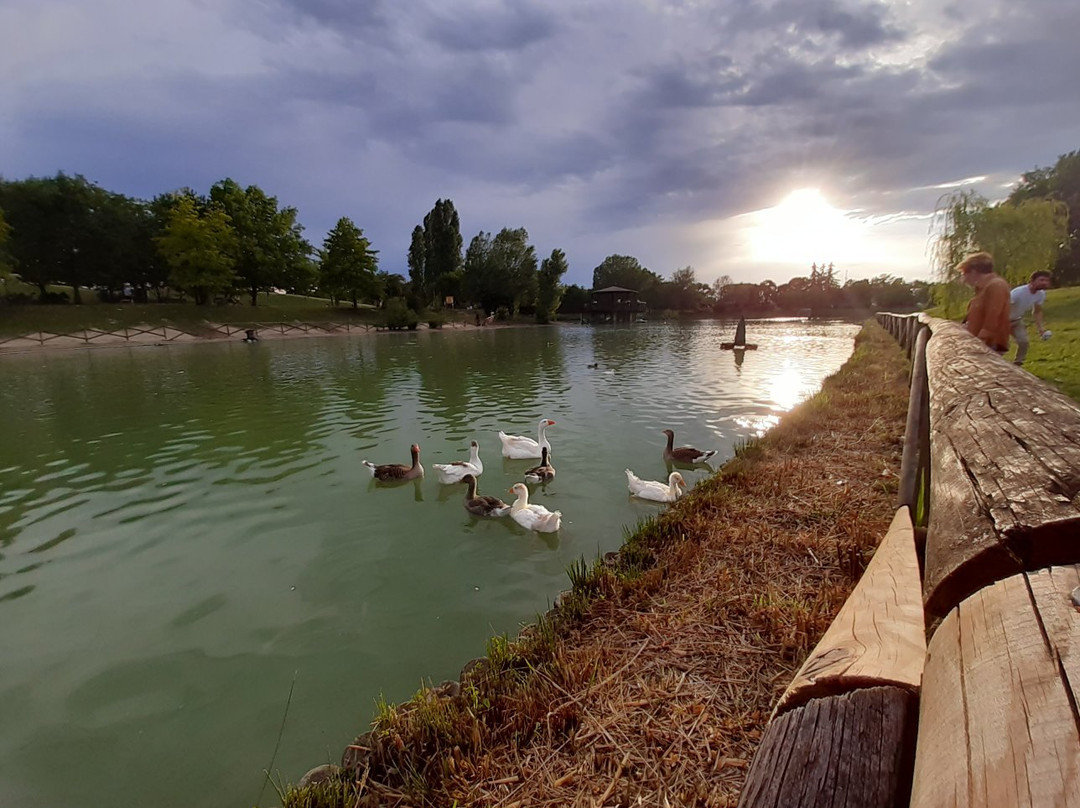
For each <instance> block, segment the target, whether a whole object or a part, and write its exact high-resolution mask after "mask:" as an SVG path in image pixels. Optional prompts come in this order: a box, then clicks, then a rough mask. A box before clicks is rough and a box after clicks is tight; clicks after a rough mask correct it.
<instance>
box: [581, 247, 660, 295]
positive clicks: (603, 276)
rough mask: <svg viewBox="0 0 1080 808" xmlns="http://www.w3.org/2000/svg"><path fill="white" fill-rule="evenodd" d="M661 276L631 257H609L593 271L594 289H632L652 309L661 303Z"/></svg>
mask: <svg viewBox="0 0 1080 808" xmlns="http://www.w3.org/2000/svg"><path fill="white" fill-rule="evenodd" d="M662 282H663V281H661V279H660V276H659V275H657V274H656V273H655V272H651V271H649V270H648V269H646V268H645V267H643V266H642V265H641V264H640V263H639V262H638V260H637V259H636V258H634V257H632V256H629V255H609V256H608V257H607V258H605V259H604V260H603V261H601V262H600V265H599V266H598V267H596V268H595V269H594V270H593V289H604V288H606V287H608V286H621V287H622V288H624V289H632V290H634V291H635V292H637V293H638V296H639V297H641V298H642V299H643V300H645V301H646V302H647V303H648V304H649V306H651V307H652V308H657V307H658V304H659V303H660V302H661V301H660V284H661V283H662Z"/></svg>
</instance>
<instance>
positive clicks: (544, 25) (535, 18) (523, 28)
mask: <svg viewBox="0 0 1080 808" xmlns="http://www.w3.org/2000/svg"><path fill="white" fill-rule="evenodd" d="M421 24H422V26H423V30H424V31H425V34H426V36H427V37H428V39H429V40H431V41H432V42H435V43H437V44H439V45H441V46H442V47H444V48H447V49H448V50H451V51H464V52H471V51H491V50H501V51H517V50H522V49H524V48H527V47H529V46H531V45H536V44H538V43H541V42H543V41H545V40H547V39H550V38H551V37H553V36H555V34H556V33H557V31H558V30H559V26H558V24H557V22H556V18H555V15H554V13H553V12H551V11H550V10H549V9H548V7H547V6H546V5H544V4H535V5H533V4H528V3H514V4H512V5H509V6H498V7H495V8H482V9H481V8H469V7H467V6H465V7H455V5H454V4H448V5H447V6H446V7H445V10H444V9H443V7H439V9H438V10H437V11H435V12H434V13H433V14H432V15H431V16H430V17H428V18H427V19H425V20H423V21H422V23H421Z"/></svg>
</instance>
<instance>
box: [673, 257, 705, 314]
mask: <svg viewBox="0 0 1080 808" xmlns="http://www.w3.org/2000/svg"><path fill="white" fill-rule="evenodd" d="M665 286H667V287H668V288H667V304H668V305H667V307H668V308H672V309H677V310H679V311H695V310H696V309H697V308H698V304H699V303H701V302H702V295H701V292H700V291H699V289H698V282H697V278H696V277H695V273H694V268H693V267H691V266H686V267H683V268H682V269H676V270H675V271H674V272H672V273H671V280H670V281H668V282H667V283H666V284H665Z"/></svg>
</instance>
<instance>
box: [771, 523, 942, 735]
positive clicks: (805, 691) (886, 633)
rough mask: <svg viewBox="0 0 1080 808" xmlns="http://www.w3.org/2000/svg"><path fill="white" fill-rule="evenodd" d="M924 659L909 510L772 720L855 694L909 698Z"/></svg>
mask: <svg viewBox="0 0 1080 808" xmlns="http://www.w3.org/2000/svg"><path fill="white" fill-rule="evenodd" d="M925 657H926V629H925V625H924V622H923V609H922V589H921V582H920V579H919V561H918V558H917V557H916V555H915V537H914V531H913V529H912V527H911V518H910V516H909V512H908V509H907V508H900V509H899V510H897V512H896V516H894V517H893V521H892V524H891V525H890V526H889V530H888V532H887V533H886V534H885V538H884V539H882V541H881V544H880V545H878V548H877V551H876V552H875V553H874V557H873V558H872V559H871V560H870V564H869V565H868V566H867V568H866V571H865V572H864V573H863V576H862V578H861V579H860V580H859V583H858V585H857V586H856V587H855V589H854V591H852V593H851V595H850V596H849V597H848V599H847V601H845V603H844V605H843V607H841V609H840V612H839V614H837V615H836V619H835V620H833V622H832V624H831V625H830V626H829V628H828V630H827V631H826V632H825V635H824V636H823V637H822V638H821V641H820V642H819V643H818V644H817V646H816V647H815V648H814V650H813V651H812V652H811V654H810V656H809V657H807V659H806V662H804V663H803V666H802V667H801V668H800V669H799V672H798V673H797V674H796V675H795V678H794V679H793V680H792V682H791V684H790V685H789V686H788V689H787V690H786V691H785V692H784V695H783V696H781V698H780V701H779V703H778V704H777V706H776V710H775V712H774V714H775V715H778V714H780V713H783V712H785V711H787V710H790V709H793V708H795V707H797V706H799V705H800V704H803V703H805V702H807V701H808V700H810V699H812V698H820V697H822V696H829V695H836V694H840V693H845V692H848V691H850V690H854V689H856V688H860V687H871V686H874V685H895V686H897V687H901V688H904V689H907V690H909V691H911V692H913V693H915V692H917V691H918V689H919V684H920V682H921V681H922V672H923V662H924V660H925Z"/></svg>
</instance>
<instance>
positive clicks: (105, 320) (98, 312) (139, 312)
mask: <svg viewBox="0 0 1080 808" xmlns="http://www.w3.org/2000/svg"><path fill="white" fill-rule="evenodd" d="M50 290H51V291H52V290H56V291H65V292H67V293H68V295H69V297H70V292H71V289H70V287H50ZM35 292H36V290H35ZM82 299H83V303H82V305H78V306H76V305H75V304H73V303H67V304H59V305H57V304H52V305H36V304H27V305H19V306H0V336H5V337H11V336H19V335H22V334H31V333H36V332H38V331H48V332H51V333H54V334H57V333H62V334H70V333H74V332H77V331H82V330H83V329H86V328H91V329H99V330H102V331H112V330H115V329H117V328H123V327H125V326H135V325H151V326H153V325H171V326H174V327H176V328H180V329H184V330H195V331H198V330H199V329H200V328H202V327H204V326H205V324H206V323H208V322H209V323H222V324H223V323H229V324H231V325H244V324H247V323H293V322H306V323H320V322H323V323H324V322H334V323H343V322H354V323H357V322H362V323H379V322H382V314H381V312H379V311H378V310H376V309H375V308H374V307H372V306H369V305H366V304H362V305H361V306H360V308H359V309H355V310H354V309H353V307H352V304H351V303H342V304H339V305H337V306H331V305H330V301H329V300H326V299H325V298H318V297H302V296H300V295H259V305H257V306H251V305H250V298H249V297H248V296H246V295H245V296H244V297H242V298H241V302H240V303H238V304H230V305H224V306H196V305H195V304H194V303H190V302H189V303H175V302H173V303H152V302H151V303H102V302H100V301H99V300H98V297H97V295H96V294H95V293H94V292H92V291H90V290H83V292H82ZM466 314H467V312H444V315H445V316H446V317H447V319H448V320H449V319H466Z"/></svg>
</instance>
